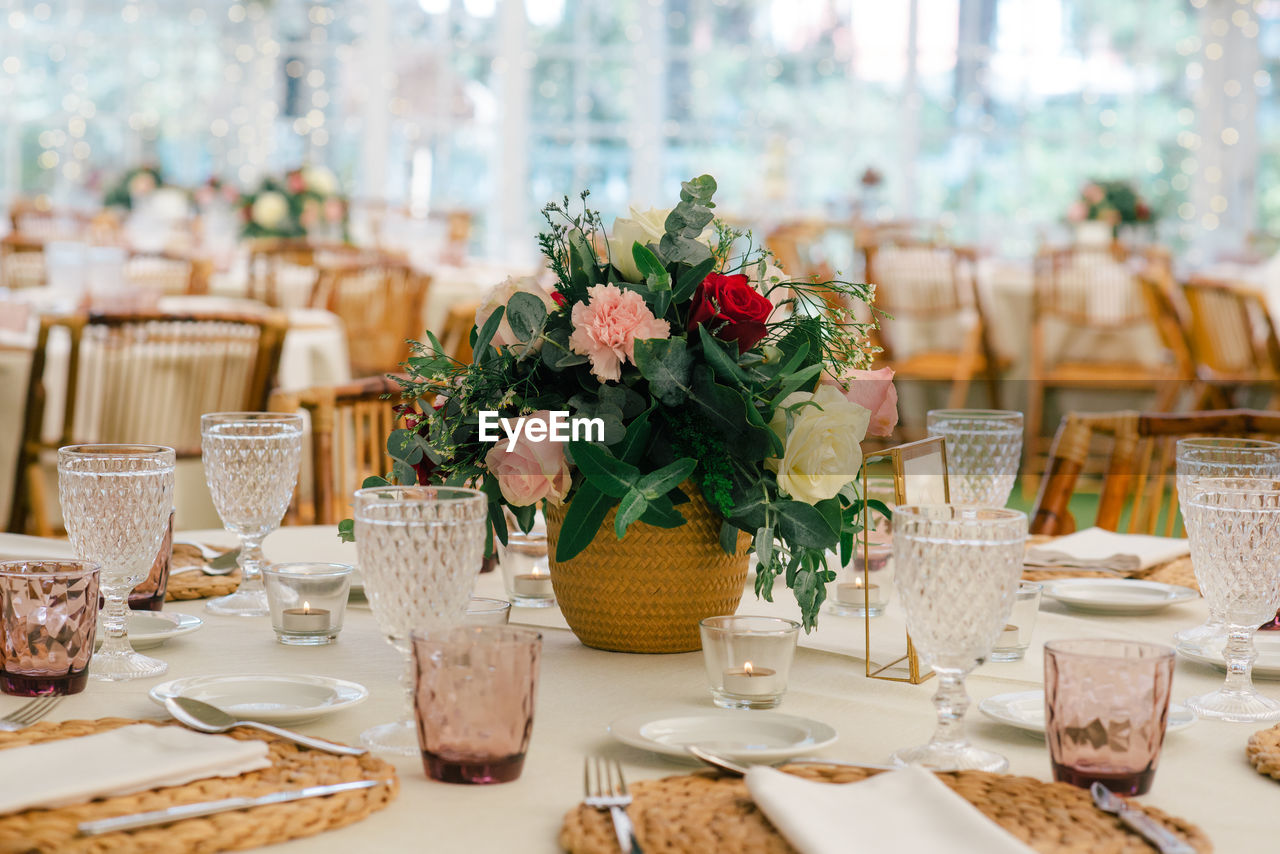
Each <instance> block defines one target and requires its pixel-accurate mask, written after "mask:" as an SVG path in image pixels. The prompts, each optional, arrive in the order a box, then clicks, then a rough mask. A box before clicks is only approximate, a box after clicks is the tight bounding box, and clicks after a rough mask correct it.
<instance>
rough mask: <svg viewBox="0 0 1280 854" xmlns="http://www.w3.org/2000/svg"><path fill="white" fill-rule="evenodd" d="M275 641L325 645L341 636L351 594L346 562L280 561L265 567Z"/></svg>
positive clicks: (265, 579)
mask: <svg viewBox="0 0 1280 854" xmlns="http://www.w3.org/2000/svg"><path fill="white" fill-rule="evenodd" d="M262 578H263V581H265V582H266V587H267V604H268V605H269V606H270V608H271V628H273V629H274V630H275V633H276V640H278V641H280V643H283V644H288V645H289V646H322V645H324V644H327V643H332V642H333V641H335V640H337V639H338V633H339V632H341V631H342V621H343V619H344V618H345V617H346V615H347V599H348V597H350V595H351V567H350V566H348V565H347V564H344V563H277V564H273V565H271V566H269V567H267V568H266V569H264V570H262Z"/></svg>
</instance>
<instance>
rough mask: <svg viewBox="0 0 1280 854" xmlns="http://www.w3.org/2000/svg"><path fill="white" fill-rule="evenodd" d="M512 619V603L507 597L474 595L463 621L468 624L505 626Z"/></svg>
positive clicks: (468, 604) (469, 601)
mask: <svg viewBox="0 0 1280 854" xmlns="http://www.w3.org/2000/svg"><path fill="white" fill-rule="evenodd" d="M510 621H511V603H510V602H508V601H507V600H506V599H488V598H486V597H484V596H472V597H471V598H470V599H469V600H467V612H466V614H464V615H463V619H462V622H463V624H464V625H468V626H505V625H506V624H507V623H509V622H510Z"/></svg>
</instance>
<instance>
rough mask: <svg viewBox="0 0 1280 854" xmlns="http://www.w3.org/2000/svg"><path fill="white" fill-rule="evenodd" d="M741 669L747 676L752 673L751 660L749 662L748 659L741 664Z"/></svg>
mask: <svg viewBox="0 0 1280 854" xmlns="http://www.w3.org/2000/svg"><path fill="white" fill-rule="evenodd" d="M742 669H743V670H744V671H745V672H746V674H747V675H748V676H751V675H753V672H754V670H753V668H752V667H751V662H750V661H748V662H746V663H745V664H743V665H742Z"/></svg>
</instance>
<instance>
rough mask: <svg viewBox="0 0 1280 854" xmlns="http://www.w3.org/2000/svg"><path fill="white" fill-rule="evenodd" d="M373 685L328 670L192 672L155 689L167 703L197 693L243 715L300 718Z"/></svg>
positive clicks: (347, 701)
mask: <svg viewBox="0 0 1280 854" xmlns="http://www.w3.org/2000/svg"><path fill="white" fill-rule="evenodd" d="M368 696H369V690H368V689H367V688H365V687H364V686H363V685H360V684H357V683H355V682H347V681H345V680H342V679H330V678H329V677H328V676H303V675H287V674H259V675H253V674H251V675H243V676H188V677H187V678H185V679H174V680H171V681H169V682H165V683H164V684H162V685H157V686H156V687H154V688H152V689H151V693H150V697H151V699H152V700H154V701H155V702H156V703H159V704H160V705H162V706H163V705H164V701H165V700H166V699H168V698H169V697H192V698H194V699H197V700H203V701H204V702H206V703H210V704H212V705H214V706H217V707H218V708H220V709H222V710H223V711H224V712H226V713H227V714H229V715H234V716H236V717H238V718H241V719H242V720H253V721H261V722H262V723H270V724H300V723H303V722H304V721H310V720H315V719H316V718H319V717H323V716H325V715H331V714H333V713H334V712H337V711H339V710H341V709H345V708H348V707H350V706H354V705H357V704H358V703H363V702H364V701H365V699H366V698H367V697H368Z"/></svg>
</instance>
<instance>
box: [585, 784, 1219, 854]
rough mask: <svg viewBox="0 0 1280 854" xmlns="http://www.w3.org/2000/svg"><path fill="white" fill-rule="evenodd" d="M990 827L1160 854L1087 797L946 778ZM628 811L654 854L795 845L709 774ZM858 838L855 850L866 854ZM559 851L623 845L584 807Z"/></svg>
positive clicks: (1188, 835)
mask: <svg viewBox="0 0 1280 854" xmlns="http://www.w3.org/2000/svg"><path fill="white" fill-rule="evenodd" d="M783 770H784V771H788V772H790V773H792V774H796V775H798V776H801V777H807V778H809V779H812V780H821V781H824V782H829V783H852V782H856V781H858V780H862V779H865V778H866V777H868V776H870V775H872V774H875V773H877V772H875V771H872V770H868V769H864V768H850V767H848V766H837V765H820V764H812V765H808V764H806V765H791V766H786V767H784V768H783ZM938 777H939V779H941V780H942V782H944V783H946V784H947V785H948V786H950V787H951V788H952V789H954V790H955V791H956V792H957V793H959V794H960V795H961V796H963V797H964V799H965V800H967V801H969V802H970V803H971V804H973V805H974V806H975V807H977V808H978V809H979V810H981V811H982V812H983V813H984V814H985V815H986V816H987V817H988V818H990V819H991V820H993V821H995V822H996V823H997V824H999V825H1000V826H1001V827H1003V828H1004V829H1005V830H1008V831H1009V832H1010V833H1012V834H1013V835H1014V836H1016V837H1018V838H1019V839H1021V840H1022V841H1023V842H1025V843H1027V844H1028V845H1030V846H1031V847H1032V848H1034V849H1035V850H1036V851H1039V852H1042V854H1151V851H1152V849H1151V847H1150V846H1149V845H1147V843H1146V842H1145V841H1143V839H1142V838H1141V837H1139V836H1137V835H1136V834H1134V833H1133V832H1132V831H1129V830H1127V829H1125V827H1124V825H1122V824H1121V823H1120V821H1119V819H1117V818H1116V817H1115V816H1113V815H1110V814H1109V813H1105V812H1103V811H1102V810H1100V809H1097V808H1096V807H1094V806H1093V803H1092V802H1091V801H1090V799H1089V794H1088V792H1086V791H1084V790H1083V789H1077V788H1076V787H1074V786H1069V785H1067V784H1065V783H1042V782H1040V781H1039V780H1034V779H1032V778H1030V777H1013V776H1009V775H1005V774H988V773H987V772H985V771H954V772H946V773H941V774H939V775H938ZM630 788H631V794H632V796H633V798H634V801H632V804H631V806H630V807H628V809H627V813H628V814H629V815H630V816H631V820H632V822H633V823H634V824H635V829H636V835H637V837H638V838H639V842H640V845H641V847H642V848H644V850H645V851H662V852H664V854H686V852H687V854H710V853H711V852H725V854H728V852H751V854H784V852H791V851H792V848H791V846H790V845H788V844H787V842H786V840H784V839H783V838H782V837H781V836H779V835H778V832H777V831H775V830H774V829H773V827H772V825H770V824H769V822H768V820H767V819H766V818H765V817H764V815H763V814H762V813H761V812H760V811H759V810H757V809H756V806H755V804H754V803H753V802H752V800H751V796H750V795H749V794H748V793H747V786H746V784H745V783H744V782H743V781H742V780H741V779H740V778H735V777H723V776H718V775H717V774H716V773H715V772H710V771H703V772H699V773H696V774H689V775H684V776H679V777H667V778H665V779H662V780H640V781H637V782H636V783H634V784H632V785H631V787H630ZM1141 806H1142V808H1143V809H1144V810H1145V811H1146V812H1147V813H1148V814H1150V815H1151V816H1152V817H1154V818H1155V819H1157V820H1159V821H1160V822H1161V823H1163V824H1164V825H1165V826H1166V827H1168V828H1170V829H1171V830H1173V831H1174V832H1176V833H1178V834H1179V835H1180V836H1182V837H1183V838H1184V839H1186V840H1187V841H1188V842H1190V843H1191V844H1192V845H1194V846H1195V848H1196V850H1197V851H1201V852H1207V851H1212V850H1213V847H1212V845H1210V843H1209V840H1208V838H1207V837H1206V836H1205V835H1204V833H1203V831H1201V830H1200V829H1199V828H1198V827H1196V826H1195V825H1193V824H1191V823H1189V822H1186V821H1183V820H1182V819H1179V818H1174V817H1172V816H1168V815H1165V814H1164V813H1163V812H1161V811H1159V810H1157V809H1155V808H1153V807H1149V806H1146V805H1145V804H1144V805H1141ZM857 838H858V832H857V828H850V829H849V850H850V851H855V850H858V849H857V845H856V841H857ZM560 845H561V847H562V848H564V850H566V851H568V852H570V854H616V852H617V850H618V843H617V839H616V837H615V836H614V834H613V825H612V823H611V821H610V819H609V814H608V813H607V812H599V811H598V810H595V809H592V808H590V807H585V806H578V807H575V808H574V809H572V810H570V811H569V813H568V814H567V815H566V816H565V819H564V825H563V827H562V828H561V830H560Z"/></svg>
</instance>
